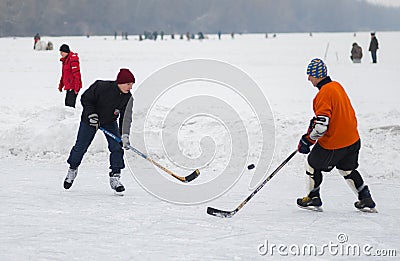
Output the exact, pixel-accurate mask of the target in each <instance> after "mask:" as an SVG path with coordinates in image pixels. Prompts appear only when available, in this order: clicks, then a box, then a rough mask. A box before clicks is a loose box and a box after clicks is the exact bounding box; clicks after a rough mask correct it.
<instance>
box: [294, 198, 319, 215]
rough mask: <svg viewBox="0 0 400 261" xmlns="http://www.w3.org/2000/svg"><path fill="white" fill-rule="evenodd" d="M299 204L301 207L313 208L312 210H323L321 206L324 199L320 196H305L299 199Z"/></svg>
mask: <svg viewBox="0 0 400 261" xmlns="http://www.w3.org/2000/svg"><path fill="white" fill-rule="evenodd" d="M297 206H298V207H300V208H304V209H307V210H312V211H317V212H322V211H323V209H322V208H321V206H322V201H321V199H320V198H319V197H312V198H310V197H308V196H307V197H304V198H298V199H297Z"/></svg>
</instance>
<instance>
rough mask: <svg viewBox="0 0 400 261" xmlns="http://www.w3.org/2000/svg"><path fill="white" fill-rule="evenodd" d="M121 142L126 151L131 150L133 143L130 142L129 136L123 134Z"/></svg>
mask: <svg viewBox="0 0 400 261" xmlns="http://www.w3.org/2000/svg"><path fill="white" fill-rule="evenodd" d="M121 142H122V147H123V148H124V149H126V150H127V149H129V147H128V146H129V145H131V143H130V142H129V134H122V136H121Z"/></svg>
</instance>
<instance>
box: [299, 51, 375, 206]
mask: <svg viewBox="0 0 400 261" xmlns="http://www.w3.org/2000/svg"><path fill="white" fill-rule="evenodd" d="M307 75H308V80H309V81H310V82H311V83H312V84H313V86H315V87H317V88H318V89H319V92H318V93H317V95H316V96H315V98H314V101H313V110H314V113H315V116H314V117H313V118H312V119H311V121H310V125H309V128H308V131H307V133H306V134H304V135H303V136H302V137H301V139H300V142H299V145H298V151H299V152H300V153H303V154H308V153H310V154H309V155H308V158H307V167H306V174H307V175H308V177H309V191H308V195H307V196H306V197H304V198H298V199H297V205H298V206H299V207H301V208H307V209H311V210H317V211H322V209H321V208H320V207H321V205H322V201H321V197H320V193H319V191H320V185H321V183H322V177H323V176H322V171H324V172H329V171H331V170H332V169H333V168H334V167H336V168H337V169H338V170H339V173H340V174H341V175H343V177H344V179H345V180H346V181H347V182H348V184H349V185H350V187H351V188H352V190H353V191H354V192H355V193H356V195H357V196H358V201H357V202H355V203H354V206H355V207H356V208H357V209H359V210H363V211H370V212H375V202H374V201H373V200H372V197H371V194H370V191H369V188H368V186H367V185H365V184H364V181H363V179H362V177H361V175H360V173H359V172H358V171H357V167H358V154H359V151H360V146H361V142H360V136H359V134H358V130H357V118H356V114H355V111H354V109H353V106H352V105H351V103H350V99H349V97H348V96H347V94H346V92H345V90H344V88H343V87H342V86H341V85H340V84H339V83H338V82H335V81H332V80H331V78H330V77H329V76H327V68H326V65H325V64H324V62H323V61H322V60H321V59H319V58H316V59H313V60H312V61H311V62H310V64H309V65H308V67H307ZM314 144H315V146H314V147H313V148H312V150H311V152H310V147H311V146H312V145H314Z"/></svg>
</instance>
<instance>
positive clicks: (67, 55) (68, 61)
mask: <svg viewBox="0 0 400 261" xmlns="http://www.w3.org/2000/svg"><path fill="white" fill-rule="evenodd" d="M60 55H61V59H60V61H61V62H62V74H61V79H60V84H59V85H58V90H59V91H60V92H62V90H63V89H64V90H66V91H67V94H66V96H65V106H70V107H73V108H75V103H76V97H77V96H78V92H79V90H80V89H81V88H82V80H81V70H80V66H79V57H78V54H77V53H74V52H71V50H70V49H69V46H68V45H66V44H63V45H61V47H60Z"/></svg>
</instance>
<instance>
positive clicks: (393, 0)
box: [367, 0, 400, 7]
mask: <svg viewBox="0 0 400 261" xmlns="http://www.w3.org/2000/svg"><path fill="white" fill-rule="evenodd" d="M367 1H368V2H371V3H377V4H382V5H386V6H397V7H400V0H367Z"/></svg>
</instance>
